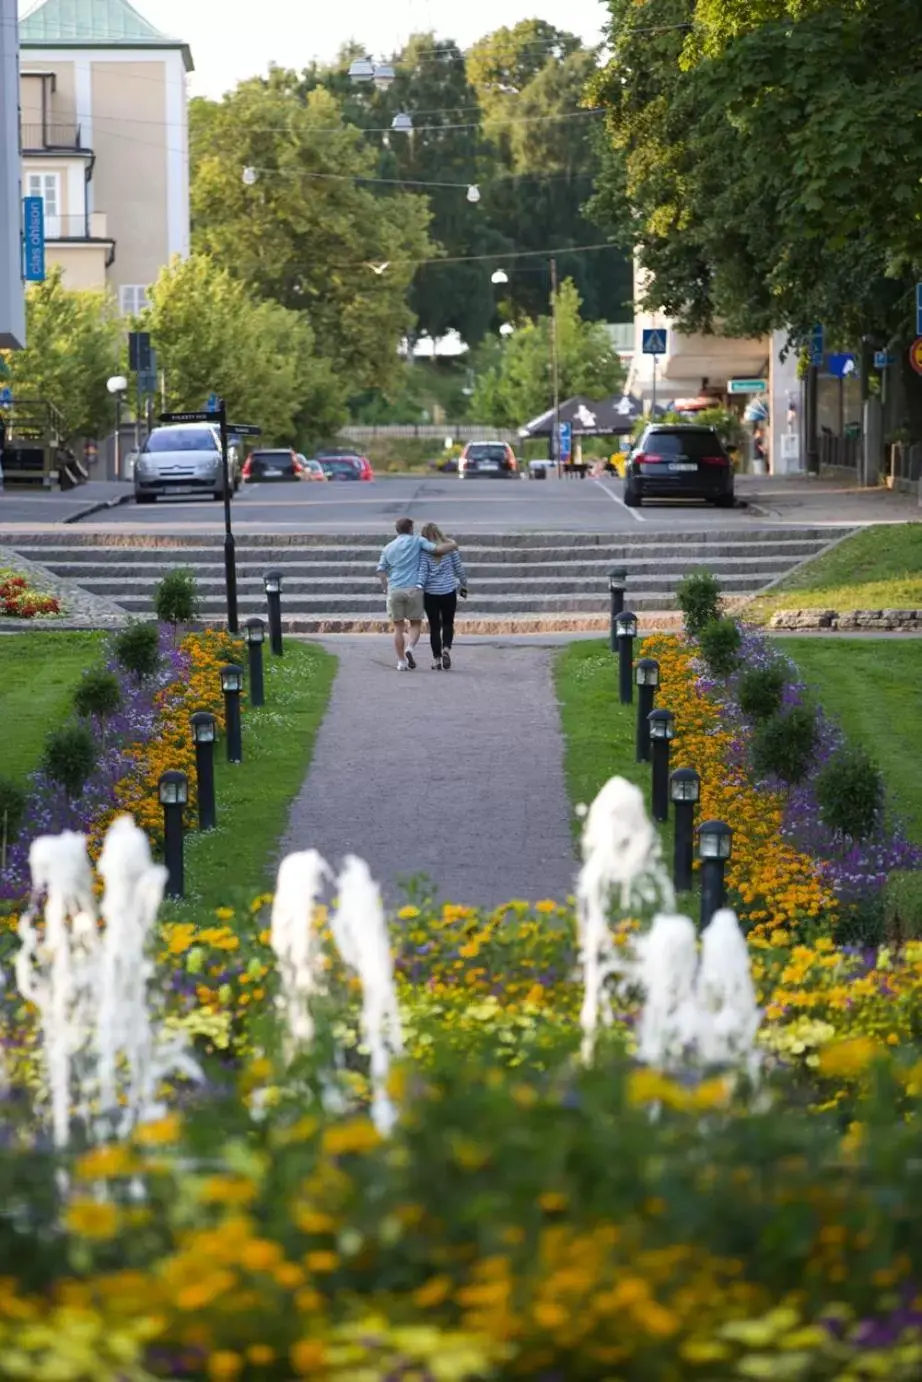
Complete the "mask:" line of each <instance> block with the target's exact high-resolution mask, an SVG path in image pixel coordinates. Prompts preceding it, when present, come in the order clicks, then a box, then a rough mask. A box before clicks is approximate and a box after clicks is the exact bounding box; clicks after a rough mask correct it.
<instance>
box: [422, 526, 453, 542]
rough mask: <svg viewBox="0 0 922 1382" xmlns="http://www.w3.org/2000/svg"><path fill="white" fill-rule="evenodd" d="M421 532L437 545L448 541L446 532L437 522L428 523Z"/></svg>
mask: <svg viewBox="0 0 922 1382" xmlns="http://www.w3.org/2000/svg"><path fill="white" fill-rule="evenodd" d="M421 532H422V536H423V537H424V538H427V539H428V540H429V541H430V542H434V543H435V544H436V546H437V547H438V546H439V545H440V544H441V543H443V542H446V541H447V538H446V537H445V534H444V533H443V532H442V530H441V528H440V527H439V525H438V524H437V523H427V524H426V526H425V527H424V528H423V529H422V530H421Z"/></svg>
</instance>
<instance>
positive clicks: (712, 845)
mask: <svg viewBox="0 0 922 1382" xmlns="http://www.w3.org/2000/svg"><path fill="white" fill-rule="evenodd" d="M732 853H733V831H732V830H731V829H730V827H729V825H725V824H724V822H723V821H704V822H703V823H702V824H701V825H700V826H699V827H698V858H699V859H700V860H701V930H702V931H703V930H704V928H705V927H706V926H708V925H709V924H710V921H711V918H712V917H713V915H714V913H715V912H719V911H720V909H721V907H725V906H726V903H727V890H726V885H725V883H724V870H725V869H726V867H727V860H728V859H729V858H730V855H731V854H732Z"/></svg>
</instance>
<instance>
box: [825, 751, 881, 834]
mask: <svg viewBox="0 0 922 1382" xmlns="http://www.w3.org/2000/svg"><path fill="white" fill-rule="evenodd" d="M816 797H817V801H818V802H819V807H820V815H821V817H822V819H823V822H824V824H825V825H828V826H829V828H830V830H838V831H839V832H840V833H841V834H843V835H849V836H851V838H852V839H853V840H863V839H866V838H867V836H868V835H871V834H873V832H874V828H875V826H876V825H877V824H878V822H879V821H880V814H881V811H882V809H883V804H884V782H883V778H882V777H881V775H880V770H879V769H878V767H877V764H876V763H875V762H874V760H873V759H872V758H871V756H870V754H869V753H867V752H866V751H865V750H864V749H863V748H860V747H858V746H857V745H855V746H853V745H846V747H845V748H843V749H840V750H839V752H838V753H836V754H835V755H834V756H833V757H832V758H831V759H830V760H829V762H828V763H827V764H826V766H825V767H824V768H823V770H822V772H821V773H820V774H819V776H818V778H817V780H816Z"/></svg>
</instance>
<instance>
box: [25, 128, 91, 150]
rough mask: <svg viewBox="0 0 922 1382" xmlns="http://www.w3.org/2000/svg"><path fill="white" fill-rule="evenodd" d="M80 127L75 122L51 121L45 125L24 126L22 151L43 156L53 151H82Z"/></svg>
mask: <svg viewBox="0 0 922 1382" xmlns="http://www.w3.org/2000/svg"><path fill="white" fill-rule="evenodd" d="M82 147H83V146H82V145H81V143H80V126H79V125H78V124H77V123H76V121H75V120H49V121H47V122H46V124H44V125H23V127H22V151H23V153H24V154H41V153H47V152H49V151H51V150H55V151H57V150H74V151H75V152H76V151H79V150H81V149H82Z"/></svg>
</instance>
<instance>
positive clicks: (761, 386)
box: [727, 379, 768, 393]
mask: <svg viewBox="0 0 922 1382" xmlns="http://www.w3.org/2000/svg"><path fill="white" fill-rule="evenodd" d="M727 388H728V390H729V392H730V393H764V392H765V390H766V389H767V388H768V380H767V379H731V380H729V382H728V385H727Z"/></svg>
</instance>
